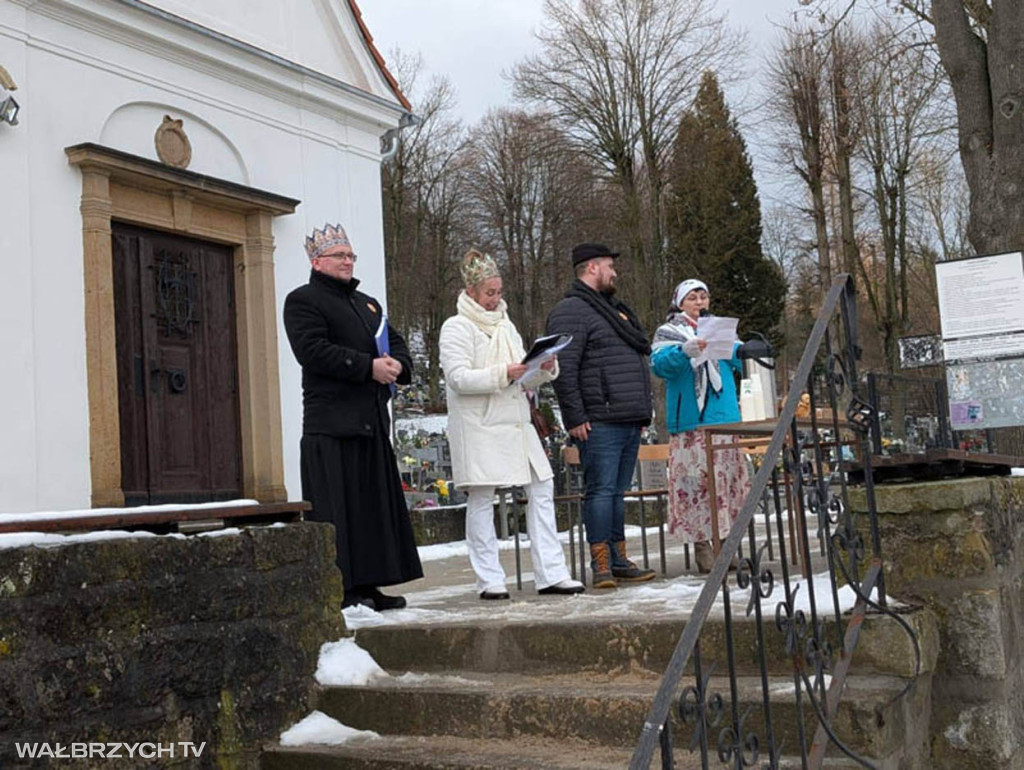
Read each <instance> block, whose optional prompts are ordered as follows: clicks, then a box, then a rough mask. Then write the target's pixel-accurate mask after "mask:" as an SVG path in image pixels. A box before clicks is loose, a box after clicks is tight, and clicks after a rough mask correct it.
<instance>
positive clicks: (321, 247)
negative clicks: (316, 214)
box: [306, 224, 352, 259]
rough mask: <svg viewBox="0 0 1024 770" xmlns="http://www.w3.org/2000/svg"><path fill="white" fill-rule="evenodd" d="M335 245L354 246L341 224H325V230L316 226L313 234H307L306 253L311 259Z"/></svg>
mask: <svg viewBox="0 0 1024 770" xmlns="http://www.w3.org/2000/svg"><path fill="white" fill-rule="evenodd" d="M334 246H348V247H350V248H351V246H352V244H351V243H350V242H349V240H348V235H346V234H345V228H344V227H342V226H341V225H330V224H328V225H324V229H323V230H317V229H316V228H315V227H314V228H313V234H312V235H308V236H306V255H307V256H308V257H309V258H310V259H316V258H317V257H319V256H320V255H321V254H323V253H324V252H325V251H327V250H328V249H330V248H332V247H334Z"/></svg>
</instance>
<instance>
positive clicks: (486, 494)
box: [466, 468, 569, 593]
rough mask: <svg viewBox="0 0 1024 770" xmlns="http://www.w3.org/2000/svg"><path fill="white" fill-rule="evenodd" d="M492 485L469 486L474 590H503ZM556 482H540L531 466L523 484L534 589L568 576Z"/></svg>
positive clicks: (468, 524) (468, 520) (468, 540)
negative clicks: (560, 535)
mask: <svg viewBox="0 0 1024 770" xmlns="http://www.w3.org/2000/svg"><path fill="white" fill-rule="evenodd" d="M494 489H495V488H494V487H470V488H469V489H468V490H467V492H468V498H467V500H466V543H467V545H468V546H469V563H470V564H471V565H473V572H475V573H476V590H477V592H478V593H479V592H482V591H488V590H490V591H505V590H507V589H506V588H505V571H504V570H503V569H502V568H501V562H499V561H498V538H497V536H496V535H495V534H494ZM554 490H555V485H554V482H553V480H552V479H548V480H547V481H540V480H538V479H537V474H535V473H534V472H533V469H532V468H531V469H530V483H529V484H527V485H526V494H527V496H528V498H529V502H528V503H527V506H526V529H527V532H528V533H529V535H530V558H531V560H532V561H533V580H534V584H535V585H536V586H537V589H538V590H540V589H541V588H547V587H548V586H553V585H554V584H555V583H560V582H561V581H563V580H566V579H567V578H568V577H569V568H568V567H567V566H566V565H565V553H564V552H563V551H562V544H561V543H560V542H559V540H558V528H557V527H556V525H555V502H554Z"/></svg>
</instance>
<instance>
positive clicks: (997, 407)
mask: <svg viewBox="0 0 1024 770" xmlns="http://www.w3.org/2000/svg"><path fill="white" fill-rule="evenodd" d="M935 277H936V284H937V287H938V294H939V321H940V324H941V328H942V348H943V357H944V358H945V361H946V364H947V366H946V385H947V388H948V392H949V417H950V422H951V424H952V426H953V429H954V430H967V429H971V428H1003V427H1009V426H1013V425H1024V398H1022V397H1021V396H1022V393H1021V387H1020V383H1021V382H1022V381H1024V256H1022V255H1021V252H1019V251H1018V252H1012V253H1009V254H994V255H990V256H983V257H971V258H969V259H961V260H955V261H952V262H938V263H936V265H935Z"/></svg>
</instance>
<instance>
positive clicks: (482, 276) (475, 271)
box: [460, 249, 501, 286]
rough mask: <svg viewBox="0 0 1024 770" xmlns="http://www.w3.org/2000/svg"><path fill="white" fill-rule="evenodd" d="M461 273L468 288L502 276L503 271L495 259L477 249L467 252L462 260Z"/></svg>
mask: <svg viewBox="0 0 1024 770" xmlns="http://www.w3.org/2000/svg"><path fill="white" fill-rule="evenodd" d="M460 272H461V273H462V280H463V281H464V282H465V284H466V286H476V285H477V284H478V283H480V282H481V281H486V280H487V279H488V278H497V277H500V276H501V271H500V270H499V269H498V263H497V262H495V261H494V257H492V256H491V255H490V254H484V253H482V252H480V251H477V250H476V249H470V250H469V251H467V252H466V256H464V257H463V258H462V267H461V268H460Z"/></svg>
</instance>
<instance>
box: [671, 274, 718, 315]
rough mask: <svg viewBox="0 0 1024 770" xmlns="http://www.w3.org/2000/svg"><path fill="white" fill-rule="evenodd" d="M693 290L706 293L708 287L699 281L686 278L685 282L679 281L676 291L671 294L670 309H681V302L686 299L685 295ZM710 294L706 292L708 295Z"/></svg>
mask: <svg viewBox="0 0 1024 770" xmlns="http://www.w3.org/2000/svg"><path fill="white" fill-rule="evenodd" d="M694 289H703V290H704V291H708V285H707V284H706V283H704V281H699V280H697V279H696V278H687V279H686V280H685V281H681V282H680V283H679V285H678V286H676V290H675V291H674V292H672V307H673V308H681V307H682V306H683V300H684V299H686V295H687V294H689V293H690V292H691V291H693V290H694ZM710 293H711V292H708V294H710Z"/></svg>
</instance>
